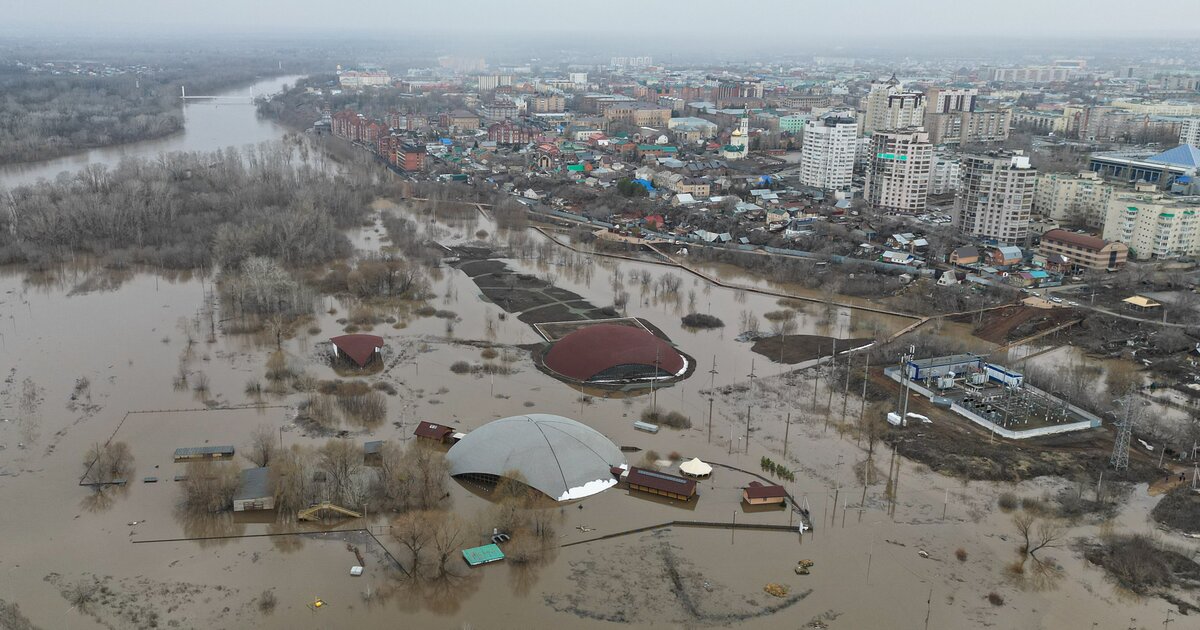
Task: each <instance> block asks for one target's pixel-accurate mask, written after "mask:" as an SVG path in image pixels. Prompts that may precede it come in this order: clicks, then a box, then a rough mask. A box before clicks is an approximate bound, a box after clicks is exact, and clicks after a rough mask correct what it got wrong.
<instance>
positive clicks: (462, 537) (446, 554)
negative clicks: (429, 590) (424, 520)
mask: <svg viewBox="0 0 1200 630" xmlns="http://www.w3.org/2000/svg"><path fill="white" fill-rule="evenodd" d="M435 514H437V515H438V516H437V518H436V519H433V522H432V523H430V533H429V542H430V547H431V548H432V551H433V555H432V563H431V564H432V566H431V569H430V574H431V576H432V577H433V578H434V579H444V578H448V577H452V576H454V575H455V572H454V566H453V565H452V564H451V560H453V559H454V558H455V556H457V555H458V553H459V550H460V549H461V548H462V545H463V543H464V542H465V541H466V539H467V526H466V523H465V522H464V521H463V519H462V518H461V517H459V516H458V515H457V514H455V513H453V512H436V513H435Z"/></svg>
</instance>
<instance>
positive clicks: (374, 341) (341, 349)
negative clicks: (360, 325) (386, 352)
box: [329, 335, 383, 367]
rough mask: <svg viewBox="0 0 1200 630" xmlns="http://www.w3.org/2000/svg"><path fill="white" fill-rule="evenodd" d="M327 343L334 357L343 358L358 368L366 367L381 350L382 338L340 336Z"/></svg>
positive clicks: (373, 336) (374, 336) (375, 336)
mask: <svg viewBox="0 0 1200 630" xmlns="http://www.w3.org/2000/svg"><path fill="white" fill-rule="evenodd" d="M329 341H331V342H333V355H334V356H335V357H343V356H344V357H346V358H348V359H350V360H351V361H353V362H354V363H355V364H356V365H358V367H366V366H367V364H369V363H370V362H371V361H372V360H373V359H374V358H375V355H377V354H379V352H381V351H382V350H383V337H380V336H378V335H342V336H340V337H333V338H332V339H330V340H329Z"/></svg>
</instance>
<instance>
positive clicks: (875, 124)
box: [861, 74, 925, 133]
mask: <svg viewBox="0 0 1200 630" xmlns="http://www.w3.org/2000/svg"><path fill="white" fill-rule="evenodd" d="M866 103H867V104H866V108H865V109H866V112H865V114H864V115H863V121H862V129H861V131H862V132H863V133H872V132H876V131H888V130H891V129H903V128H906V127H919V126H921V125H922V124H924V117H925V95H924V94H920V93H917V92H905V91H904V90H903V89H902V88H901V86H900V82H899V81H898V80H896V75H894V74H893V75H892V78H890V79H888V80H887V81H880V82H876V83H872V84H871V91H870V93H868V94H867V98H866Z"/></svg>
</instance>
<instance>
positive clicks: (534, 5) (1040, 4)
mask: <svg viewBox="0 0 1200 630" xmlns="http://www.w3.org/2000/svg"><path fill="white" fill-rule="evenodd" d="M0 16H2V19H0V24H2V26H0V29H3V30H5V31H7V32H9V33H12V32H26V33H30V34H32V33H55V32H59V33H63V34H66V33H78V32H81V31H85V32H90V33H94V34H97V35H106V34H129V33H133V32H144V33H146V34H152V33H156V32H157V33H159V34H164V33H165V32H172V33H178V32H181V31H185V32H192V33H195V34H202V33H216V32H226V33H237V34H242V33H249V32H279V33H285V32H304V33H313V32H326V33H329V34H330V35H337V34H339V33H347V34H349V33H354V32H367V31H370V32H378V33H380V34H385V33H387V32H396V33H400V32H405V31H411V30H421V31H427V32H428V31H433V32H439V31H444V32H451V31H457V32H460V33H461V32H462V31H463V30H471V31H477V32H490V33H493V34H494V33H496V31H504V30H508V29H516V30H520V31H523V32H535V33H536V32H543V33H555V32H556V33H592V34H595V35H596V36H597V37H602V36H603V32H604V31H608V30H610V29H615V30H617V31H624V32H626V33H632V34H638V35H645V36H653V35H659V36H667V37H678V36H680V35H686V36H691V37H702V36H704V35H705V34H711V35H713V36H718V34H720V35H719V36H720V37H721V38H722V39H721V41H722V42H724V43H725V44H727V45H728V44H730V43H732V42H731V41H730V39H728V38H731V37H732V38H738V37H741V38H745V41H746V42H747V44H750V45H752V44H753V43H754V42H756V41H761V38H762V35H763V33H764V32H765V33H766V34H767V35H768V37H770V36H778V37H786V38H791V39H794V40H796V41H797V43H800V42H803V41H806V40H807V41H811V40H814V39H818V40H822V41H837V40H838V39H840V38H845V39H853V40H861V39H862V38H869V37H875V38H878V37H886V36H889V35H891V36H896V37H897V38H898V39H897V42H896V44H897V46H898V47H901V48H902V47H903V46H904V40H906V39H907V38H910V37H913V36H917V37H920V36H922V35H934V36H936V35H968V36H988V37H1017V38H1023V37H1039V38H1041V37H1047V38H1048V37H1062V38H1070V39H1077V38H1091V37H1111V36H1137V37H1145V36H1155V35H1161V36H1171V37H1181V36H1182V37H1189V36H1190V37H1200V0H1151V1H1149V2H1143V3H1131V2H1129V0H999V1H983V2H970V1H964V0H828V1H825V2H814V1H811V0H598V1H595V2H588V1H586V0H508V1H503V0H442V1H440V2H428V1H424V0H419V1H414V0H341V1H339V0H332V1H331V0H45V1H42V2H39V1H37V0H0Z"/></svg>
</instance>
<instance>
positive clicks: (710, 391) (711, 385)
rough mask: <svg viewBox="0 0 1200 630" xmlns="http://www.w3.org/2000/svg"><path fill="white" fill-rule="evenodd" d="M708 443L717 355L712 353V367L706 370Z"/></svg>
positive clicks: (710, 437) (710, 440)
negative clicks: (707, 375)
mask: <svg viewBox="0 0 1200 630" xmlns="http://www.w3.org/2000/svg"><path fill="white" fill-rule="evenodd" d="M708 374H709V377H708V443H709V444H712V418H713V396H715V395H716V390H715V388H716V384H717V355H715V354H714V355H713V365H712V369H711V370H709V371H708Z"/></svg>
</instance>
